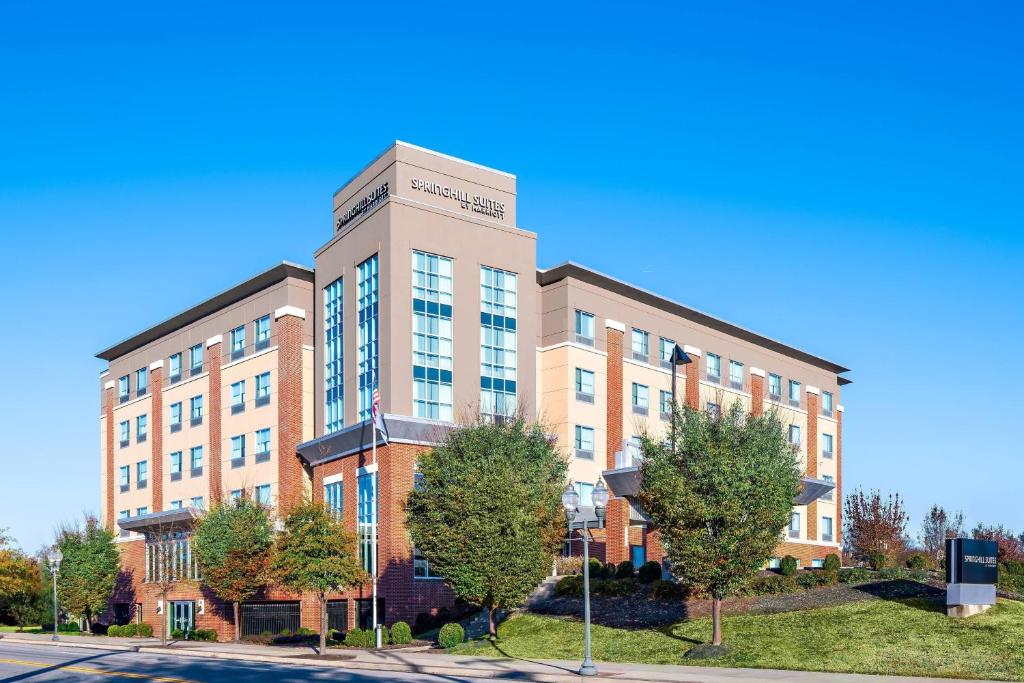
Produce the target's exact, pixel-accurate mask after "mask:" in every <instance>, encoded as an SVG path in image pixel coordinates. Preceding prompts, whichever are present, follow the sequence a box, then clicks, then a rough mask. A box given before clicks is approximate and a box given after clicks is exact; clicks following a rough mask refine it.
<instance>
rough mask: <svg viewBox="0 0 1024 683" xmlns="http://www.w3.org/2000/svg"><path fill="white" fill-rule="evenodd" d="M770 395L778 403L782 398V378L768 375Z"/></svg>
mask: <svg viewBox="0 0 1024 683" xmlns="http://www.w3.org/2000/svg"><path fill="white" fill-rule="evenodd" d="M768 395H769V396H771V397H772V398H774V399H775V400H776V401H778V400H779V399H780V398H782V377H781V376H779V375H775V374H769V375H768Z"/></svg>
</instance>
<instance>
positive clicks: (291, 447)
mask: <svg viewBox="0 0 1024 683" xmlns="http://www.w3.org/2000/svg"><path fill="white" fill-rule="evenodd" d="M274 319H275V321H276V325H277V509H278V513H279V514H280V515H281V516H284V515H287V514H288V512H289V511H291V509H292V508H294V507H295V506H296V505H298V504H299V503H301V502H302V498H303V495H304V491H303V485H302V482H303V470H302V463H300V462H299V457H298V455H297V449H298V446H299V444H300V443H302V328H303V324H304V323H303V321H304V320H305V319H306V311H304V310H303V309H301V308H296V307H295V306H284V307H282V308H279V309H277V310H276V311H274Z"/></svg>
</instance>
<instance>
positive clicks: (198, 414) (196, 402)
mask: <svg viewBox="0 0 1024 683" xmlns="http://www.w3.org/2000/svg"><path fill="white" fill-rule="evenodd" d="M189 415H190V417H191V419H192V424H194V425H195V424H199V423H201V422H202V421H203V396H202V394H200V395H199V396H193V397H192V398H191V399H190V400H189Z"/></svg>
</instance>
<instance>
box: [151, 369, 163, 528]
mask: <svg viewBox="0 0 1024 683" xmlns="http://www.w3.org/2000/svg"><path fill="white" fill-rule="evenodd" d="M163 374H164V372H163V367H162V366H157V367H155V368H151V369H150V371H149V386H150V393H151V395H152V397H153V398H152V404H151V412H152V416H151V418H152V419H151V423H152V432H151V434H152V438H151V439H150V453H149V462H150V473H149V480H150V481H151V482H152V485H153V489H152V490H153V511H154V512H157V511H160V510H163V509H164V392H163V386H164V380H163Z"/></svg>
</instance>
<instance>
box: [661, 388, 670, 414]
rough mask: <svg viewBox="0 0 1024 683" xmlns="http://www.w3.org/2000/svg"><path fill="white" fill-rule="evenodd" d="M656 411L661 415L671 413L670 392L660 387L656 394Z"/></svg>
mask: <svg viewBox="0 0 1024 683" xmlns="http://www.w3.org/2000/svg"><path fill="white" fill-rule="evenodd" d="M658 412H660V413H661V414H662V415H663V416H668V415H671V414H672V392H671V391H665V390H664V389H662V390H661V391H660V392H659V394H658Z"/></svg>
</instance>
